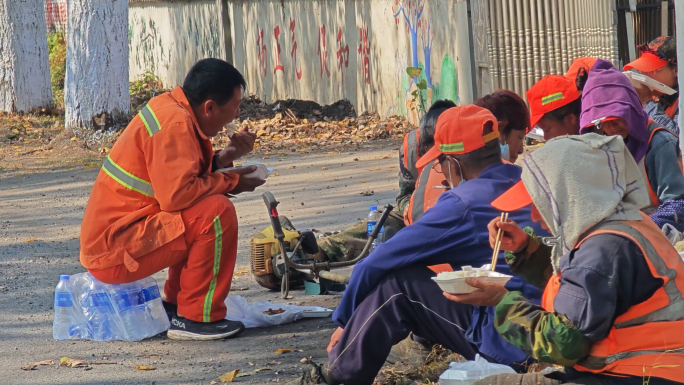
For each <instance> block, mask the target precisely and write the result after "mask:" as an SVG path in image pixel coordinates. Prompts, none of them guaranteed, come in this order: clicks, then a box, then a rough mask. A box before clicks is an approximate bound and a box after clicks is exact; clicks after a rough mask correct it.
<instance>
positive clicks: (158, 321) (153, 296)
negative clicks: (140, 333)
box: [143, 279, 169, 334]
mask: <svg viewBox="0 0 684 385" xmlns="http://www.w3.org/2000/svg"><path fill="white" fill-rule="evenodd" d="M150 280H151V281H152V282H144V283H143V285H145V286H147V285H149V286H147V287H146V288H144V289H143V297H144V298H145V307H146V310H147V314H148V315H149V317H150V319H151V320H152V324H153V332H154V333H155V334H157V333H160V332H161V331H164V330H166V329H168V328H169V317H168V316H167V315H166V310H164V305H162V302H161V299H160V298H161V294H159V287H157V283H156V282H154V280H153V279H150Z"/></svg>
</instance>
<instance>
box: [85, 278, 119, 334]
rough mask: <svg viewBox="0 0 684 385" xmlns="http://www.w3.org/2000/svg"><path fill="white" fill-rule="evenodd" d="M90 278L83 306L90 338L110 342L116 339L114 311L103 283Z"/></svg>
mask: <svg viewBox="0 0 684 385" xmlns="http://www.w3.org/2000/svg"><path fill="white" fill-rule="evenodd" d="M90 278H91V279H89V280H88V281H87V284H86V285H85V286H86V288H85V291H86V293H85V295H84V297H85V298H84V299H83V301H82V304H81V307H82V308H83V315H84V316H85V321H86V323H87V325H88V329H90V336H91V337H90V338H91V339H93V340H95V341H109V340H111V339H113V338H114V334H115V330H116V325H115V322H114V318H113V317H112V315H113V314H114V309H113V308H112V305H111V304H110V301H109V295H108V294H107V292H106V291H105V289H104V286H103V285H102V283H100V282H99V281H98V280H96V279H94V278H92V277H90Z"/></svg>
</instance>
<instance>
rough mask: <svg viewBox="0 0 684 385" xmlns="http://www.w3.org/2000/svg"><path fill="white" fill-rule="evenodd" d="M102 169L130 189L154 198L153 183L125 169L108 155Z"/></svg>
mask: <svg viewBox="0 0 684 385" xmlns="http://www.w3.org/2000/svg"><path fill="white" fill-rule="evenodd" d="M102 169H103V170H104V172H106V173H107V175H109V176H110V177H112V178H113V179H114V180H115V181H117V182H119V184H120V185H122V186H124V187H126V188H127V189H129V190H133V191H137V192H139V193H141V194H143V195H146V196H148V197H151V198H154V190H152V184H151V183H150V182H148V181H146V180H143V179H140V178H138V177H136V176H135V175H133V174H131V173H130V172H128V171H126V170H124V169H123V168H121V166H119V165H118V164H116V163H114V161H113V160H112V159H111V158H110V157H109V156H107V159H105V161H104V164H103V165H102Z"/></svg>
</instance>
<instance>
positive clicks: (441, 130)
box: [416, 104, 499, 168]
mask: <svg viewBox="0 0 684 385" xmlns="http://www.w3.org/2000/svg"><path fill="white" fill-rule="evenodd" d="M487 122H492V130H493V131H492V132H490V133H489V134H487V135H483V129H484V126H485V124H486V123H487ZM498 137H499V127H498V124H497V121H496V118H495V117H494V115H492V113H491V112H490V111H489V110H487V109H485V108H482V107H478V106H476V105H474V104H469V105H467V106H460V107H452V108H449V109H448V110H446V111H444V112H443V113H442V114H441V115H440V116H439V118H438V119H437V126H436V128H435V145H434V146H433V147H432V148H431V149H430V150H429V151H428V152H427V153H425V155H423V156H422V157H421V158H420V160H418V162H416V167H417V168H422V167H424V166H425V165H427V164H428V163H430V162H432V161H433V160H435V159H437V158H439V156H440V155H441V154H452V155H459V154H466V153H469V152H472V151H475V150H477V149H478V148H482V147H484V145H485V143H487V142H489V141H491V140H494V139H496V138H498Z"/></svg>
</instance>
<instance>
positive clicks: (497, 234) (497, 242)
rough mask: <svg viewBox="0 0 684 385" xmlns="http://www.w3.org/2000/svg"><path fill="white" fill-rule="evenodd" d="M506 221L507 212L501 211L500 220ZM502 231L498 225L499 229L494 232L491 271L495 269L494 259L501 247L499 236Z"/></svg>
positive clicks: (495, 259)
mask: <svg viewBox="0 0 684 385" xmlns="http://www.w3.org/2000/svg"><path fill="white" fill-rule="evenodd" d="M507 221H508V213H501V222H504V223H505V222H507ZM502 236H503V233H502V231H501V228H500V227H499V231H498V232H497V233H496V241H495V242H494V252H493V253H492V271H494V270H495V269H496V261H497V259H498V256H499V249H500V248H501V237H502Z"/></svg>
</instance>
